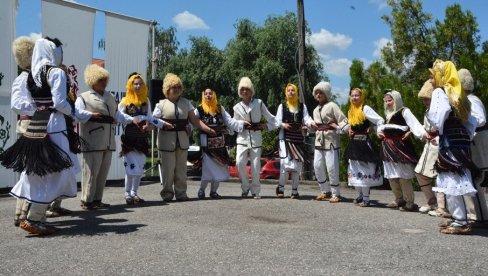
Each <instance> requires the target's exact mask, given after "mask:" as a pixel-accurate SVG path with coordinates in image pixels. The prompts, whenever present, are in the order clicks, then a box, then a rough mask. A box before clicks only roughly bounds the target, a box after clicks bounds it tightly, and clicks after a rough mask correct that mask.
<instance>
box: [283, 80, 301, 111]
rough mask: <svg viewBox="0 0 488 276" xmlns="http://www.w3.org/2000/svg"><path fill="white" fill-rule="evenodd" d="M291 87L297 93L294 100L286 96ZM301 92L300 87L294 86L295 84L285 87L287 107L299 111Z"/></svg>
mask: <svg viewBox="0 0 488 276" xmlns="http://www.w3.org/2000/svg"><path fill="white" fill-rule="evenodd" d="M289 86H291V87H293V90H294V91H295V96H294V97H293V98H288V96H287V95H286V91H287V90H288V87H289ZM299 96H300V92H299V91H298V87H297V86H296V85H294V84H293V83H289V84H287V85H286V86H285V100H286V106H287V107H288V109H290V110H298V99H299V98H300V97H299Z"/></svg>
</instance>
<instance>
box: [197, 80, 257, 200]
mask: <svg viewBox="0 0 488 276" xmlns="http://www.w3.org/2000/svg"><path fill="white" fill-rule="evenodd" d="M195 115H196V116H197V117H198V118H199V119H200V120H202V121H203V122H204V123H205V124H206V125H207V126H209V127H210V128H212V129H213V130H215V132H216V133H217V135H216V136H210V135H208V134H207V133H205V132H203V131H200V146H201V149H202V177H201V182H200V189H199V190H198V198H199V199H204V198H205V189H206V188H207V185H208V183H210V198H211V199H220V198H222V197H221V196H220V195H219V194H218V193H217V189H218V188H219V184H220V182H221V181H225V180H227V179H229V165H230V164H231V163H232V160H231V159H230V157H229V153H228V152H227V149H226V147H225V135H226V134H232V133H233V132H234V131H237V132H241V131H242V130H243V128H244V124H245V123H246V124H249V123H248V122H245V121H242V120H241V121H237V120H234V119H233V118H232V117H231V116H230V115H229V113H227V111H225V109H224V107H223V106H221V105H220V104H218V101H217V94H216V93H215V91H213V90H212V89H210V88H207V89H205V91H203V92H202V102H201V104H200V105H199V106H198V107H197V108H196V109H195Z"/></svg>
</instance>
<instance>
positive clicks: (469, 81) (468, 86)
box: [458, 68, 474, 92]
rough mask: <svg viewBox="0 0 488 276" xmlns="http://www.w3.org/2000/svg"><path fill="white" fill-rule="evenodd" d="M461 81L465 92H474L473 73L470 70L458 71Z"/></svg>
mask: <svg viewBox="0 0 488 276" xmlns="http://www.w3.org/2000/svg"><path fill="white" fill-rule="evenodd" d="M458 76H459V80H461V85H462V87H463V90H464V91H470V92H472V91H473V90H474V80H473V77H472V76H471V72H469V70H468V69H464V68H462V69H459V71H458Z"/></svg>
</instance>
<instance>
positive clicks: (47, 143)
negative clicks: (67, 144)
mask: <svg viewBox="0 0 488 276" xmlns="http://www.w3.org/2000/svg"><path fill="white" fill-rule="evenodd" d="M51 113H52V111H51V110H47V109H46V110H42V111H36V112H35V113H34V116H32V119H31V120H30V122H29V126H28V127H27V130H26V132H25V133H24V134H22V136H21V137H20V138H19V139H17V141H16V142H15V143H14V144H13V145H12V146H11V147H9V148H8V149H7V150H5V151H4V152H2V153H1V154H0V161H1V164H2V166H4V167H6V168H7V169H13V170H14V171H15V172H23V171H25V173H26V174H27V175H31V174H34V175H39V176H44V175H47V174H51V173H57V172H61V171H63V170H65V169H68V168H70V167H71V166H73V162H72V161H71V158H70V157H69V155H68V153H66V152H65V151H64V150H62V149H61V148H60V147H59V146H58V145H56V144H55V143H53V142H52V141H51V139H50V138H49V135H48V134H47V124H48V122H49V118H50V116H51Z"/></svg>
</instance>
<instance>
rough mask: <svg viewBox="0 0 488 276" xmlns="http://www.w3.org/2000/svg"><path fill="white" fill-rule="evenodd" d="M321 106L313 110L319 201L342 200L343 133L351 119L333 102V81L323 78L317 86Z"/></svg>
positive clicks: (315, 92) (316, 92) (314, 165)
mask: <svg viewBox="0 0 488 276" xmlns="http://www.w3.org/2000/svg"><path fill="white" fill-rule="evenodd" d="M313 96H314V98H315V100H317V102H318V105H317V107H316V108H315V109H314V111H313V120H314V122H315V124H316V125H317V127H316V129H315V130H316V132H315V151H314V160H313V167H314V171H315V177H316V178H317V182H318V184H319V187H320V194H319V195H317V197H316V198H315V200H319V201H324V200H326V201H327V200H328V201H329V202H330V203H337V202H340V201H342V198H341V190H340V187H339V147H340V143H339V133H341V132H343V131H344V129H345V127H346V125H347V118H346V116H345V115H344V113H342V111H341V109H340V108H339V106H338V105H337V104H336V103H334V102H333V101H332V87H331V85H330V83H328V82H326V81H321V82H319V83H318V84H317V85H315V87H314V88H313Z"/></svg>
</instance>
